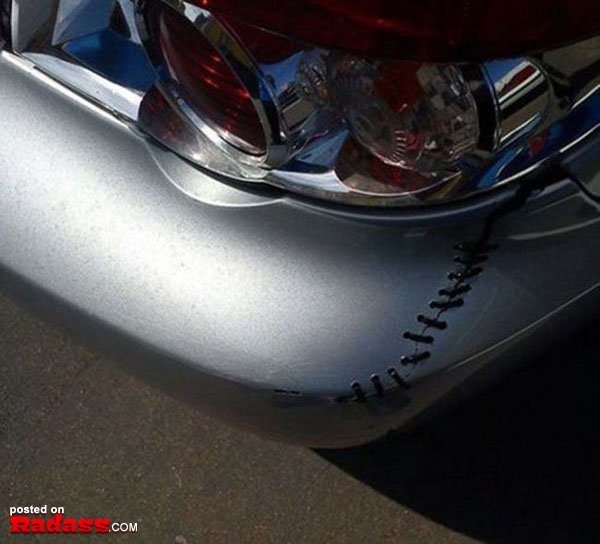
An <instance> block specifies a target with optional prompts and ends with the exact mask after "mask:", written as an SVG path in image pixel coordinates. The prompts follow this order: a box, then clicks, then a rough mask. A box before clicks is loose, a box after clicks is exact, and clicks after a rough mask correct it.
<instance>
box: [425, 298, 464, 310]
mask: <svg viewBox="0 0 600 544" xmlns="http://www.w3.org/2000/svg"><path fill="white" fill-rule="evenodd" d="M464 303H465V301H464V300H463V299H462V298H451V299H449V300H432V301H431V302H430V303H429V307H430V308H434V309H436V310H448V309H449V308H460V307H461V306H462V305H463V304H464Z"/></svg>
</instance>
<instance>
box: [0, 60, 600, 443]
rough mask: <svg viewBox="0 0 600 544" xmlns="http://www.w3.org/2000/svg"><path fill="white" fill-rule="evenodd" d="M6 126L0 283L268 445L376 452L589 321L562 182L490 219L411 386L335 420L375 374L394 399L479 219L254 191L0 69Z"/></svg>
mask: <svg viewBox="0 0 600 544" xmlns="http://www.w3.org/2000/svg"><path fill="white" fill-rule="evenodd" d="M0 119H1V124H0V172H1V174H0V176H1V177H0V237H1V238H0V266H1V267H2V268H3V269H5V270H6V271H8V272H9V273H11V274H13V275H14V276H17V277H19V278H22V279H23V280H24V281H26V282H28V283H30V284H32V285H34V286H36V287H38V288H40V289H41V290H42V291H43V292H45V293H48V294H49V295H51V296H52V297H55V298H56V299H58V300H60V301H62V302H63V303H64V304H65V305H67V306H69V307H71V308H72V309H74V310H75V311H76V312H77V313H78V314H80V315H85V316H86V318H87V319H88V320H92V321H93V322H96V323H99V324H103V325H106V326H108V327H110V328H111V329H113V330H116V331H118V332H119V334H120V335H122V336H123V337H126V338H128V339H130V340H133V341H134V343H137V344H140V345H143V346H146V347H147V348H149V350H150V351H153V352H155V353H157V354H159V355H160V357H161V358H162V359H163V360H164V362H165V368H166V370H164V371H163V373H162V374H161V376H162V377H163V378H164V380H165V381H178V387H182V388H184V389H185V388H187V389H188V390H189V393H190V394H191V395H192V396H194V397H195V398H196V400H197V401H198V403H199V404H200V405H203V406H206V408H207V409H209V410H212V411H213V412H217V413H218V414H220V415H222V416H223V417H225V418H227V419H229V420H231V421H234V422H236V423H238V424H241V425H245V426H247V427H250V428H252V429H258V430H261V431H262V432H264V433H265V434H267V435H269V436H274V437H277V438H286V439H289V440H293V441H298V442H303V443H307V444H311V445H320V446H341V445H349V444H353V443H359V442H362V441H365V440H368V439H372V438H375V437H377V436H380V435H382V434H384V433H385V432H386V431H387V430H388V429H390V428H393V427H395V426H398V425H400V424H401V423H404V422H405V421H407V420H409V419H411V418H412V417H414V416H415V415H417V414H418V413H420V412H421V411H423V410H424V409H425V408H428V407H429V406H431V405H432V404H434V403H435V401H437V400H438V399H440V398H441V397H444V396H446V394H447V393H449V392H450V391H452V390H453V389H455V388H456V387H457V386H458V385H459V384H461V382H463V381H464V380H466V379H467V378H470V377H472V375H473V374H474V372H476V371H479V370H481V369H486V370H490V371H492V372H496V371H498V370H500V369H501V368H499V367H502V366H506V367H507V368H508V366H510V362H511V360H512V359H513V358H514V357H515V354H517V353H521V355H522V354H523V353H524V352H525V351H524V350H526V349H527V347H528V345H529V344H532V345H533V344H534V343H539V342H540V341H543V335H544V334H548V332H549V331H552V333H553V334H554V333H555V332H556V331H559V330H560V328H561V327H562V326H563V324H564V322H569V323H575V322H576V321H577V319H583V318H584V317H585V314H583V313H582V308H584V307H585V308H586V309H587V310H588V311H590V308H591V311H597V308H598V300H599V291H600V289H599V285H600V244H598V239H599V237H600V213H599V209H598V204H596V203H594V202H593V201H592V200H591V199H589V198H587V197H586V196H585V195H584V194H582V193H581V192H580V191H579V190H578V188H577V186H576V184H574V183H572V182H570V181H565V182H563V183H562V184H561V185H559V186H558V187H557V188H553V189H552V190H547V191H544V193H543V194H541V195H539V196H538V197H537V198H535V199H533V200H532V201H531V202H529V203H528V204H527V206H526V207H525V208H524V209H522V210H519V211H518V212H514V213H511V214H510V215H508V216H507V217H505V218H503V219H502V220H500V221H499V222H498V224H497V225H496V228H495V230H494V234H493V237H492V239H493V241H494V242H496V243H498V244H499V249H498V250H496V251H495V252H493V253H492V254H491V256H490V260H489V262H487V263H485V264H484V265H483V266H484V272H483V273H482V274H481V275H480V276H479V277H478V278H476V279H474V280H473V281H472V282H471V283H472V287H473V289H472V291H471V292H470V293H468V294H467V295H466V297H465V306H464V307H463V308H458V309H453V310H450V311H448V312H447V314H446V316H445V318H446V319H447V321H448V323H449V327H448V329H446V330H445V331H440V332H436V333H435V343H434V345H433V347H432V348H431V351H432V358H431V359H430V360H429V361H427V362H425V363H423V364H421V365H419V366H417V367H415V368H412V367H411V368H407V369H403V372H406V378H407V379H408V380H409V381H410V382H411V383H414V384H417V385H416V386H415V387H413V388H412V389H411V390H410V391H409V392H408V393H405V392H403V391H399V390H398V391H397V392H396V393H394V394H390V395H388V396H386V399H385V400H384V401H379V400H375V401H374V402H369V403H367V405H361V404H358V403H349V404H346V405H342V404H339V403H335V402H334V401H333V400H332V399H333V398H334V397H336V396H339V395H344V394H348V393H349V385H350V383H351V382H352V381H354V380H358V381H360V382H361V383H365V384H368V383H369V378H370V376H371V374H373V373H378V374H380V375H381V376H382V380H383V381H384V382H385V383H386V385H389V382H390V381H391V380H390V379H389V378H388V377H387V375H386V370H387V368H388V367H389V366H390V365H398V361H399V358H400V356H401V355H404V354H406V353H407V352H408V353H410V350H412V349H413V346H412V343H411V342H409V341H408V340H404V339H403V338H402V333H403V332H404V331H405V330H408V329H415V328H416V316H417V315H418V314H419V313H426V312H427V305H428V303H429V301H430V300H431V299H432V298H434V297H435V296H436V293H437V290H438V289H440V288H442V287H445V286H446V285H447V283H448V281H447V279H446V274H447V272H449V271H451V270H453V269H454V264H453V256H454V255H455V251H454V250H453V246H454V245H455V244H456V243H458V242H462V241H466V240H472V239H474V238H476V237H477V236H478V235H479V233H480V231H481V228H482V225H483V220H484V218H485V215H484V214H483V213H482V211H481V207H477V206H474V207H473V209H468V208H467V209H464V210H461V211H460V213H456V214H451V213H446V212H444V213H443V214H442V215H441V216H438V217H435V215H436V214H437V212H435V213H434V212H432V216H431V218H430V219H431V220H430V221H428V220H427V218H424V217H422V216H421V217H420V218H419V219H418V220H411V219H410V214H408V215H407V217H408V219H406V220H402V219H400V218H394V217H393V215H392V216H390V217H387V218H386V217H385V216H380V215H373V216H370V215H369V214H368V212H356V213H354V212H353V213H347V214H344V212H343V211H342V212H341V213H338V211H337V210H335V209H333V208H320V207H319V206H315V205H314V204H310V203H306V202H304V201H302V200H297V199H294V198H292V197H290V196H288V195H285V194H284V193H275V192H271V191H269V192H265V193H264V194H262V193H260V192H253V193H248V192H246V191H245V190H242V189H239V188H237V187H234V186H232V185H226V184H223V183H221V182H219V181H216V180H214V179H212V178H210V177H209V176H207V175H205V174H204V173H202V172H200V171H199V170H197V169H195V168H194V167H192V166H190V165H187V164H186V163H184V162H183V161H181V160H180V159H178V158H177V157H175V156H174V155H172V154H171V153H170V152H168V151H165V150H163V149H161V148H158V147H157V146H155V145H154V144H151V143H149V142H148V141H146V140H145V139H143V138H142V137H140V136H139V135H137V134H135V133H134V132H132V131H131V130H130V129H129V128H128V127H127V126H125V125H123V124H121V123H119V122H117V121H114V120H112V119H111V118H110V117H108V116H107V115H106V114H104V113H102V112H101V111H100V110H96V109H94V108H93V107H90V106H88V105H86V104H84V103H82V102H81V101H78V100H74V99H73V97H70V96H69V95H68V94H65V93H63V92H60V91H59V90H57V89H54V88H52V87H49V86H47V85H44V84H42V83H40V81H38V80H37V79H36V78H35V77H32V75H30V74H27V73H25V72H23V71H22V70H20V69H18V68H16V67H15V66H13V65H12V64H10V63H8V62H7V61H6V60H5V58H4V57H2V56H0ZM192 188H193V189H192ZM440 213H442V212H440ZM576 310H577V311H576ZM534 340H535V342H534ZM143 364H144V363H143V362H142V361H140V368H141V369H142V372H143V371H144V370H143V369H144V366H143ZM148 364H149V365H150V363H148ZM159 366H160V365H159ZM148 368H150V367H148ZM148 372H150V370H148ZM275 390H287V391H295V392H299V393H300V395H283V394H281V393H276V392H275Z"/></svg>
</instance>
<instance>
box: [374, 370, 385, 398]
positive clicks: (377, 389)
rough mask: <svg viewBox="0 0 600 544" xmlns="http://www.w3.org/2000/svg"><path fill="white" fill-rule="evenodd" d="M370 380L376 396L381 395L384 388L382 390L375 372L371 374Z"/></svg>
mask: <svg viewBox="0 0 600 544" xmlns="http://www.w3.org/2000/svg"><path fill="white" fill-rule="evenodd" d="M371 382H372V383H373V386H374V387H375V392H376V393H377V396H378V397H383V396H384V395H385V393H384V390H383V385H382V384H381V380H380V379H379V376H378V375H377V374H373V375H372V376H371Z"/></svg>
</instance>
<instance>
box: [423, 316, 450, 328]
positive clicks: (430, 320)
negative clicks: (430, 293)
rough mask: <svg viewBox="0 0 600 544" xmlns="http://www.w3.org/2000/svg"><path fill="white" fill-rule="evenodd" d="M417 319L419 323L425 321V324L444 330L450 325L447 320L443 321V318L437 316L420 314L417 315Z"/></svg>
mask: <svg viewBox="0 0 600 544" xmlns="http://www.w3.org/2000/svg"><path fill="white" fill-rule="evenodd" d="M417 321H418V322H419V323H423V325H427V326H428V327H433V328H434V329H438V330H440V331H442V330H444V329H445V328H446V327H448V323H447V322H446V321H442V320H441V319H438V318H435V317H427V316H426V315H423V314H420V315H419V316H417Z"/></svg>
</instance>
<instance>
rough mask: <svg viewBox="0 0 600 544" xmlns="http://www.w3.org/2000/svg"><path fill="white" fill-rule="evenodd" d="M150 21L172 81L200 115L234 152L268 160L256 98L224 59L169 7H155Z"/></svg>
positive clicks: (148, 16) (186, 21)
mask: <svg viewBox="0 0 600 544" xmlns="http://www.w3.org/2000/svg"><path fill="white" fill-rule="evenodd" d="M147 21H148V30H149V32H150V34H151V36H152V39H153V41H154V43H155V44H157V45H158V46H159V49H160V52H161V55H162V57H163V60H164V65H165V67H166V68H167V70H168V71H169V75H170V76H171V78H172V79H173V80H174V81H175V82H177V84H178V87H179V88H178V91H179V93H181V96H182V97H183V98H184V100H185V101H186V103H187V104H188V106H190V107H191V108H192V109H193V110H194V113H196V114H197V115H198V117H199V118H200V119H202V121H204V122H206V123H208V124H210V125H211V126H212V128H214V129H215V130H216V131H217V132H219V134H220V136H221V137H222V138H223V139H224V140H226V141H227V142H228V143H230V144H232V145H233V146H235V147H239V148H240V149H242V150H243V151H246V152H248V153H251V154H256V155H262V154H264V153H265V150H266V141H265V135H264V130H263V128H262V124H261V121H260V118H259V116H258V112H257V110H256V108H255V107H254V103H253V100H252V97H251V96H250V93H249V92H248V90H247V89H246V87H245V86H244V85H243V83H242V82H241V81H240V79H239V78H238V77H237V75H236V74H235V72H234V71H233V70H232V69H231V68H230V66H229V65H228V63H227V61H226V60H225V59H224V58H223V57H222V56H221V55H220V53H219V52H218V51H217V50H216V49H215V48H214V47H213V46H212V44H211V43H210V42H209V41H208V40H207V39H206V38H205V37H204V36H203V35H202V33H201V32H199V30H198V29H197V28H196V27H195V26H194V25H193V24H192V23H191V22H189V21H188V20H187V19H185V18H184V17H182V16H181V15H180V14H178V13H177V12H175V11H173V10H172V9H171V8H169V7H168V6H166V5H165V4H162V3H156V4H153V5H152V7H151V9H149V11H148V14H147Z"/></svg>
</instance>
